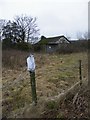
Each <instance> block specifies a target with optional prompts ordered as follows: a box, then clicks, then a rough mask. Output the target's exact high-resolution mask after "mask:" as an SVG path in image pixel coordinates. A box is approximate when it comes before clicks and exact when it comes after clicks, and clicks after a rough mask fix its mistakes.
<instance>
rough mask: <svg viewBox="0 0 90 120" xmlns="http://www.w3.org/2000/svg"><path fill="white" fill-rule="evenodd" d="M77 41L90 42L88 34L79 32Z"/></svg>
mask: <svg viewBox="0 0 90 120" xmlns="http://www.w3.org/2000/svg"><path fill="white" fill-rule="evenodd" d="M77 39H79V40H88V32H78V33H77Z"/></svg>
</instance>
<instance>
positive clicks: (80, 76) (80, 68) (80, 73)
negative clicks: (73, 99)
mask: <svg viewBox="0 0 90 120" xmlns="http://www.w3.org/2000/svg"><path fill="white" fill-rule="evenodd" d="M79 79H80V86H81V85H82V66H81V60H79Z"/></svg>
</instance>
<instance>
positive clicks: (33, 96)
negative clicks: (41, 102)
mask: <svg viewBox="0 0 90 120" xmlns="http://www.w3.org/2000/svg"><path fill="white" fill-rule="evenodd" d="M30 81H31V91H32V102H33V103H34V104H35V105H37V94H36V81H35V72H31V71H30Z"/></svg>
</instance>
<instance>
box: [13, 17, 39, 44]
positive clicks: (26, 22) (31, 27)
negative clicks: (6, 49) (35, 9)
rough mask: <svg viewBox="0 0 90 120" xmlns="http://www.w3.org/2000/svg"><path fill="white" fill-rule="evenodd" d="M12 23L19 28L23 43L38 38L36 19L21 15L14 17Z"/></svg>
mask: <svg viewBox="0 0 90 120" xmlns="http://www.w3.org/2000/svg"><path fill="white" fill-rule="evenodd" d="M14 22H16V24H17V25H18V26H20V29H21V32H22V37H21V39H22V41H23V42H25V41H26V42H32V40H33V39H32V38H35V37H38V35H39V29H38V27H37V24H36V18H32V17H31V16H26V15H21V16H16V17H15V19H14Z"/></svg>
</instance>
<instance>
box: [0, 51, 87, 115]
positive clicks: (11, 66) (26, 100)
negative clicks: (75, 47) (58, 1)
mask: <svg viewBox="0 0 90 120" xmlns="http://www.w3.org/2000/svg"><path fill="white" fill-rule="evenodd" d="M27 55H29V52H22V51H16V50H12V51H9V50H8V51H5V50H4V51H3V58H2V59H3V61H2V63H3V65H2V66H3V71H2V74H3V116H6V117H9V116H11V117H12V116H14V117H18V114H17V113H18V111H19V110H21V109H22V110H23V109H24V108H25V106H28V104H30V103H31V101H32V99H31V86H30V76H29V73H28V71H27V70H25V69H26V58H27ZM34 56H35V62H36V87H37V97H38V101H39V100H40V99H44V98H45V99H46V98H48V97H52V96H56V95H58V94H60V93H62V92H65V91H66V90H67V89H68V88H70V87H71V86H72V85H74V84H75V83H76V82H78V81H79V70H78V67H79V65H78V60H79V59H81V60H82V75H83V79H87V76H88V70H87V68H88V67H87V54H86V53H73V54H66V55H63V54H51V55H50V54H39V53H34ZM51 107H52V106H51ZM10 108H11V109H10ZM20 114H22V111H19V115H20Z"/></svg>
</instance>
